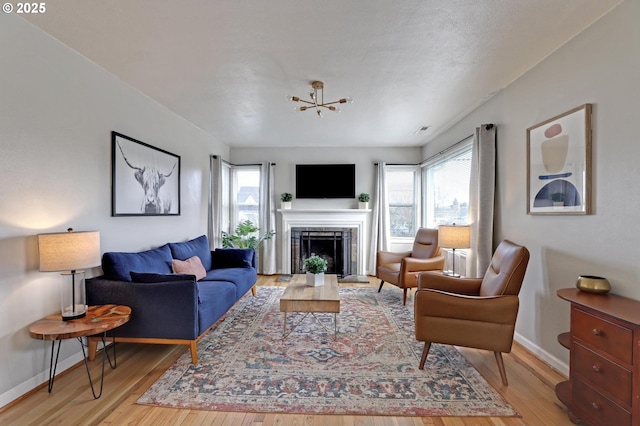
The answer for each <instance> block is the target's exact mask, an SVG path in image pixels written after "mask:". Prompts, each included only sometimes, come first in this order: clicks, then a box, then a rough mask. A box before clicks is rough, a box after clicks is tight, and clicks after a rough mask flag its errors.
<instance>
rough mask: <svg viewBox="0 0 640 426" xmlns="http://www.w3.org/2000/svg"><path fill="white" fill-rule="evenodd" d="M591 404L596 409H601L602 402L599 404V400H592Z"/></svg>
mask: <svg viewBox="0 0 640 426" xmlns="http://www.w3.org/2000/svg"><path fill="white" fill-rule="evenodd" d="M591 406H592V407H593V409H594V410H599V409H600V404H598V403H597V402H592V403H591Z"/></svg>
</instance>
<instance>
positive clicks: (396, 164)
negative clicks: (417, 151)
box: [373, 161, 417, 166]
mask: <svg viewBox="0 0 640 426" xmlns="http://www.w3.org/2000/svg"><path fill="white" fill-rule="evenodd" d="M373 165H374V166H377V165H378V162H377V161H376V162H375V163H373ZM387 166H417V164H409V163H387Z"/></svg>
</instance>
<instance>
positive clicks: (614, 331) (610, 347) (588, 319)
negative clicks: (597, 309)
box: [571, 307, 633, 364]
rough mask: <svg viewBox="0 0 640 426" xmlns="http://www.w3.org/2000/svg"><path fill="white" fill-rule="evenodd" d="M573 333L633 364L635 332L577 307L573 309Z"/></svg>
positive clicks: (576, 336)
mask: <svg viewBox="0 0 640 426" xmlns="http://www.w3.org/2000/svg"><path fill="white" fill-rule="evenodd" d="M571 333H572V334H573V335H574V336H575V338H577V339H580V340H583V341H585V342H587V343H589V344H591V345H593V346H594V347H597V348H599V349H601V350H602V351H604V352H606V353H608V354H610V355H612V356H613V357H615V358H617V359H618V360H620V361H623V362H625V363H627V364H632V361H633V360H632V354H633V332H632V331H631V330H630V329H628V328H625V327H621V326H619V325H617V324H614V323H612V322H609V321H605V320H603V319H601V318H597V317H594V316H593V315H590V314H588V313H586V312H584V311H582V310H580V309H578V308H576V307H574V308H573V309H572V311H571Z"/></svg>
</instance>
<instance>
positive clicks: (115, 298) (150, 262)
mask: <svg viewBox="0 0 640 426" xmlns="http://www.w3.org/2000/svg"><path fill="white" fill-rule="evenodd" d="M193 256H197V257H198V258H199V259H200V261H201V263H202V266H203V267H204V270H205V271H204V272H206V276H205V277H204V278H202V279H200V280H196V276H195V275H190V274H174V273H173V270H172V262H173V259H178V260H181V261H185V260H187V259H190V258H193ZM102 270H103V272H104V275H101V276H99V277H96V278H91V279H88V280H87V283H86V290H87V303H88V304H89V305H104V304H111V303H113V304H119V305H126V306H129V307H131V319H130V320H129V322H127V323H126V324H124V325H122V326H120V327H118V328H116V329H115V330H113V331H112V332H110V333H109V336H112V337H115V338H116V339H117V341H119V342H135V343H160V344H179V345H188V346H189V348H190V350H191V360H192V362H193V363H194V364H195V363H197V362H198V352H197V349H196V347H197V346H196V345H197V342H198V340H199V339H200V338H201V337H202V336H203V335H204V334H205V333H206V332H207V330H208V329H209V328H211V326H213V325H214V324H215V323H216V321H217V320H218V319H220V317H222V316H223V315H224V314H225V313H226V312H227V310H228V309H229V308H230V307H231V306H233V304H234V303H235V302H236V301H238V299H240V298H241V297H242V296H243V295H244V294H246V293H247V292H248V291H249V289H251V290H252V292H253V294H254V295H255V292H256V287H255V283H256V280H257V272H256V255H255V251H254V250H253V249H215V250H213V251H212V250H211V249H210V246H209V242H208V240H207V237H206V236H205V235H202V236H200V237H198V238H195V239H193V240H190V241H186V242H179V243H169V244H165V245H163V246H162V247H158V248H156V249H153V250H147V251H142V252H137V253H124V252H107V253H104V255H103V256H102ZM98 341H99V339H98V338H90V339H89V358H90V359H93V358H94V357H95V354H96V349H97V343H98Z"/></svg>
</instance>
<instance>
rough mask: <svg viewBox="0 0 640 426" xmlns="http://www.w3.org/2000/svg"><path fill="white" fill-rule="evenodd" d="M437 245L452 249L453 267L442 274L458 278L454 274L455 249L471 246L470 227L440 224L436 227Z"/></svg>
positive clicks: (458, 275) (457, 275)
mask: <svg viewBox="0 0 640 426" xmlns="http://www.w3.org/2000/svg"><path fill="white" fill-rule="evenodd" d="M438 245H439V246H440V247H443V248H449V249H453V267H452V270H451V272H449V271H445V272H443V273H442V274H443V275H447V276H450V277H456V278H460V274H456V249H466V248H469V247H470V246H471V227H470V226H468V225H466V226H456V224H455V223H454V224H453V225H440V226H439V227H438Z"/></svg>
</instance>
